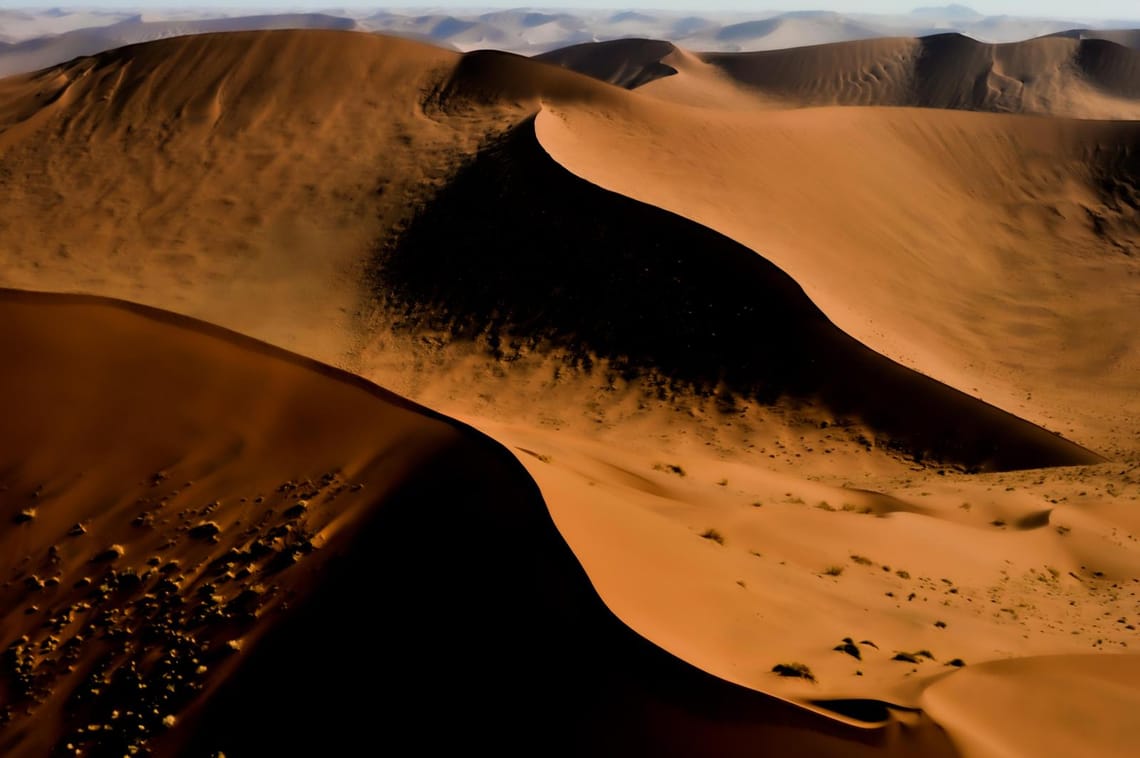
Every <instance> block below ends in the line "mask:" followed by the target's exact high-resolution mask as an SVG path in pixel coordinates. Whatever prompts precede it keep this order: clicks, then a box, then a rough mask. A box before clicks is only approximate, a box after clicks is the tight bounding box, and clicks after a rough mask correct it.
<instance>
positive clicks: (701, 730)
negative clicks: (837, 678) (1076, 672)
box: [0, 290, 953, 756]
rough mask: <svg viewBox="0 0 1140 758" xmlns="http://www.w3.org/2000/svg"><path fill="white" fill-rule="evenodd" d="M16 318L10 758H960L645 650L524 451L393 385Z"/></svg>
mask: <svg viewBox="0 0 1140 758" xmlns="http://www.w3.org/2000/svg"><path fill="white" fill-rule="evenodd" d="M0 324H3V327H2V328H0V350H2V351H3V354H4V355H7V356H14V357H18V358H19V360H18V361H15V362H13V364H12V366H13V368H12V369H10V370H6V371H5V372H3V373H2V374H0V404H3V411H4V416H5V418H6V419H7V420H8V423H9V429H10V432H11V433H9V434H6V435H4V437H3V438H2V439H0V485H2V486H0V516H2V517H3V519H4V522H5V523H7V524H10V525H11V526H9V527H7V528H6V529H5V530H4V532H3V534H2V537H0V539H3V542H4V550H3V553H0V555H3V559H2V561H0V570H2V571H3V573H4V576H5V582H6V583H5V585H4V587H3V590H2V591H3V592H4V593H5V604H4V607H5V609H6V610H5V613H4V615H3V617H2V618H0V644H2V645H3V647H4V650H5V652H4V656H3V667H2V669H0V691H2V692H3V694H4V697H3V702H4V703H5V708H4V724H3V726H0V747H2V748H3V751H4V753H5V755H11V756H25V755H27V756H30V755H43V754H46V753H49V752H51V753H53V754H61V755H67V754H73V753H74V752H76V750H77V749H78V750H83V751H85V753H86V754H97V755H102V754H109V755H110V754H114V755H118V754H121V753H123V752H124V751H126V750H128V749H129V748H130V746H131V745H135V746H138V745H140V742H141V741H143V740H145V739H147V738H150V737H151V736H152V735H154V737H153V740H152V742H151V745H150V746H151V747H153V748H154V749H155V752H156V754H159V755H177V754H183V755H204V754H214V753H213V751H216V750H218V749H222V750H226V751H233V752H235V753H236V754H239V755H242V754H246V753H251V754H252V753H257V754H261V753H265V752H279V753H287V754H299V753H306V754H309V753H311V752H313V751H316V752H328V751H332V752H333V753H341V752H351V750H352V749H355V748H358V747H359V746H360V745H363V744H375V743H376V740H377V739H379V738H380V737H383V738H384V739H397V740H398V741H402V740H404V739H406V740H410V741H412V742H413V743H414V744H416V745H418V746H421V747H422V749H425V750H430V749H449V750H459V749H463V750H469V749H472V748H478V747H487V748H491V749H494V750H495V751H496V752H497V753H498V754H534V753H535V752H539V753H542V754H567V755H610V754H613V755H616V754H621V755H699V754H708V752H709V751H713V752H715V753H717V754H720V755H746V754H754V752H755V750H756V749H757V748H758V747H762V748H764V749H769V750H775V751H778V752H780V754H783V755H856V756H858V755H897V754H917V753H921V754H924V755H951V754H953V751H952V750H951V749H950V748H949V747H948V743H947V742H946V741H945V738H944V737H943V736H942V734H941V732H940V730H939V729H937V728H936V727H934V726H933V725H932V724H931V723H930V722H929V721H928V720H926V719H925V718H924V717H921V716H917V717H916V716H915V715H914V714H911V715H909V716H908V717H907V719H906V720H907V724H908V725H906V726H904V725H903V724H902V723H901V722H900V721H898V720H897V719H896V718H895V717H894V716H893V715H892V713H891V711H890V710H889V709H886V708H884V707H882V706H881V705H880V706H878V707H875V705H874V704H873V703H868V704H865V705H864V706H861V707H858V708H856V711H857V712H860V713H863V712H866V714H868V715H869V716H870V717H872V718H874V719H875V720H876V723H871V724H860V723H857V722H853V721H849V720H845V719H839V718H831V717H828V716H825V715H823V714H821V713H817V712H813V711H812V710H810V709H805V708H803V707H801V706H797V705H794V704H791V703H787V702H785V701H782V700H778V699H775V698H772V697H769V696H765V695H762V694H759V693H755V692H752V691H749V690H745V689H743V688H739V687H736V686H732V685H729V684H727V683H725V682H723V681H720V680H717V679H715V678H713V677H711V676H709V675H707V674H704V673H703V672H700V671H699V670H697V669H695V668H693V667H691V666H688V665H687V664H684V663H682V662H680V661H679V660H677V659H676V658H673V657H672V656H669V655H667V654H665V653H664V652H662V651H661V650H659V649H657V648H655V647H654V646H652V645H650V644H649V643H647V642H645V641H644V640H642V639H641V638H639V637H637V636H636V635H635V634H634V633H633V632H631V631H630V630H629V629H628V628H626V627H624V626H623V625H621V624H620V623H619V622H618V621H617V620H616V619H615V618H614V617H613V616H612V614H611V613H610V612H609V611H608V610H607V609H606V608H605V607H604V606H603V605H602V603H601V601H600V600H599V599H598V597H597V595H596V594H595V593H594V591H593V589H592V588H591V587H590V585H589V582H588V580H587V578H586V575H585V574H584V572H583V571H582V569H581V567H580V566H579V565H578V563H577V561H576V560H575V558H574V556H573V555H572V553H571V552H570V550H569V549H568V547H567V546H566V544H565V542H564V541H563V540H562V538H561V536H560V535H559V534H558V532H557V530H556V529H555V527H554V525H553V523H552V522H551V520H550V517H549V515H548V514H547V512H546V509H545V507H544V503H543V501H542V497H541V495H540V494H539V492H538V489H537V487H536V486H535V485H534V483H533V482H532V481H531V480H530V478H529V477H528V476H527V475H526V474H525V471H524V470H523V469H522V467H521V465H520V464H519V463H518V461H517V460H515V459H514V457H513V456H511V455H510V453H508V452H507V451H506V450H505V449H504V448H502V447H501V446H499V445H497V444H495V443H494V442H492V441H491V440H489V439H488V438H486V437H484V436H482V435H480V434H478V433H476V432H474V431H472V430H470V429H468V428H466V427H463V426H461V425H459V424H457V423H455V422H452V421H450V420H448V419H446V418H444V417H441V416H438V415H436V414H434V413H432V412H430V411H427V410H425V409H422V408H419V407H416V406H414V405H412V404H410V403H408V402H407V401H404V400H402V399H400V398H398V397H396V396H393V395H391V394H390V393H387V392H385V391H383V390H381V389H379V388H377V387H375V386H374V385H370V384H368V383H366V382H364V381H362V380H360V379H357V378H355V377H352V376H350V375H347V374H344V373H341V372H338V371H335V370H333V369H331V368H328V367H324V366H321V365H320V364H316V363H314V362H312V361H308V360H306V359H302V358H299V357H297V356H294V355H291V354H288V353H285V352H284V351H281V350H278V349H275V348H271V347H269V346H267V345H264V344H263V343H258V342H255V341H253V340H250V339H248V338H244V337H240V336H238V335H236V334H233V333H230V332H226V331H225V330H222V329H219V328H217V327H212V326H209V325H205V324H202V323H198V322H193V321H191V320H189V319H185V318H183V317H178V316H174V315H173V314H168V313H163V312H157V311H154V310H151V309H146V308H142V307H140V306H134V305H128V304H124V303H119V302H114V301H108V300H103V299H96V298H88V297H78V296H58V295H42V294H31V293H24V292H15V291H10V290H6V291H2V292H0ZM80 372H81V373H82V374H83V375H84V377H85V378H86V381H85V382H84V383H82V384H78V383H76V382H73V381H71V380H70V377H72V376H73V375H75V374H76V373H80ZM322 472H324V473H322ZM184 480H185V481H184ZM73 524H78V525H79V528H77V527H75V526H73ZM206 525H212V526H211V527H207V526H206ZM369 619H377V623H374V624H369V623H368V620H369ZM45 621H46V622H48V623H45ZM234 641H238V642H237V643H235V642H234ZM235 650H239V651H240V652H236V651H235ZM362 682H363V683H364V686H363V692H364V696H363V697H362V696H361V692H362V687H361V683H362ZM489 693H495V696H494V697H491V696H489ZM167 717H170V718H167ZM92 725H94V727H93V726H92ZM283 725H285V726H283ZM140 727H142V728H140ZM57 739H58V744H56V740H57ZM65 744H70V745H71V746H72V748H71V749H66V748H65V747H64V745H65ZM405 744H408V743H405Z"/></svg>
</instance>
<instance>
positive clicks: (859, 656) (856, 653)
mask: <svg viewBox="0 0 1140 758" xmlns="http://www.w3.org/2000/svg"><path fill="white" fill-rule="evenodd" d="M831 649H832V650H834V651H836V652H838V653H846V654H847V655H849V656H851V657H852V658H854V659H855V660H857V661H861V660H863V653H862V652H861V651H860V650H859V646H858V645H856V644H855V640H853V639H851V638H850V637H844V638H843V641H842V642H840V643H839V644H838V645H836V646H835V647H833V648H831Z"/></svg>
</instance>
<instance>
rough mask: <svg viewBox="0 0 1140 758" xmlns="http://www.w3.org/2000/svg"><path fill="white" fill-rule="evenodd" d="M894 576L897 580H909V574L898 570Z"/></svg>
mask: <svg viewBox="0 0 1140 758" xmlns="http://www.w3.org/2000/svg"><path fill="white" fill-rule="evenodd" d="M895 576H897V577H898V578H899V579H910V572H909V571H905V570H903V569H899V570H898V571H896V572H895Z"/></svg>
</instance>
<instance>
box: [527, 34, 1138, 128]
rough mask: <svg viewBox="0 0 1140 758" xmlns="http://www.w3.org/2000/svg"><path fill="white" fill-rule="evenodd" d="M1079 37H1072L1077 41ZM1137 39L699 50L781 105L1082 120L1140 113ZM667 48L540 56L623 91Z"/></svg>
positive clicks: (663, 60)
mask: <svg viewBox="0 0 1140 758" xmlns="http://www.w3.org/2000/svg"><path fill="white" fill-rule="evenodd" d="M1076 34H1080V33H1074V35H1076ZM1134 37H1135V34H1134V33H1128V32H1120V33H1116V34H1114V33H1111V32H1107V33H1104V34H1103V35H1099V34H1098V35H1097V36H1096V37H1090V36H1085V35H1083V34H1080V38H1076V37H1075V36H1074V37H1068V36H1062V35H1058V36H1053V37H1041V38H1038V39H1032V40H1027V41H1024V42H1012V43H1008V44H1002V45H992V44H986V43H982V42H977V41H976V40H973V39H970V38H969V37H965V36H963V35H961V34H953V33H950V34H939V35H933V36H928V37H922V38H918V39H914V38H880V39H867V40H861V41H851V42H839V43H835V44H829V45H813V46H809V47H797V48H793V49H787V50H771V51H763V52H755V53H697V54H696V57H697V58H698V59H699V60H701V61H704V62H705V63H708V64H711V65H712V66H714V67H715V68H716V69H718V70H719V71H722V72H724V73H725V74H726V75H727V76H728V77H729V78H730V79H731V80H732V81H734V82H737V83H739V84H741V85H744V86H746V87H747V88H749V89H750V90H754V91H755V92H756V93H757V94H760V95H763V96H766V97H768V98H773V99H775V100H776V101H777V102H779V103H780V104H781V105H785V106H787V105H801V106H802V105H880V106H881V105H894V106H918V107H923V108H953V109H961V110H980V111H995V112H1004V113H1044V114H1051V115H1061V116H1074V117H1078V118H1136V117H1138V116H1140V104H1138V103H1137V100H1138V99H1140V50H1138V49H1136V45H1135V44H1134V43H1135V40H1134ZM678 55H683V53H681V52H680V51H679V50H678V48H676V47H675V46H671V45H669V44H668V43H662V42H656V41H650V40H642V41H640V43H639V42H638V41H636V40H616V41H613V42H600V43H593V44H589V45H578V46H574V47H570V48H565V49H562V50H555V51H552V52H550V53H546V54H543V55H540V56H538V59H539V60H542V61H545V62H548V63H555V64H557V65H561V66H564V67H566V68H570V69H574V70H576V71H581V72H582V73H585V74H588V75H590V76H594V77H596V78H598V79H602V80H603V81H609V82H611V83H614V84H618V85H620V86H628V87H637V86H641V85H643V84H646V83H648V82H649V81H652V80H654V79H658V78H662V77H665V76H669V75H671V74H672V73H674V72H675V71H676V68H674V67H672V66H669V65H668V63H669V60H670V57H671V56H678Z"/></svg>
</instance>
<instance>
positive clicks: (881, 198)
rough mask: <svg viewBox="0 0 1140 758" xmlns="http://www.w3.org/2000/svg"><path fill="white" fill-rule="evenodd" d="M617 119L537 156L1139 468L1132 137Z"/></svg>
mask: <svg viewBox="0 0 1140 758" xmlns="http://www.w3.org/2000/svg"><path fill="white" fill-rule="evenodd" d="M665 81H667V80H665ZM650 86H653V85H650ZM602 111H603V109H594V108H591V107H588V106H582V105H573V104H568V105H566V106H561V105H558V106H552V107H550V108H548V109H546V110H544V111H543V113H541V114H540V115H539V118H538V133H539V138H540V141H541V142H542V143H543V145H544V147H545V148H546V149H547V150H548V151H549V152H550V153H551V155H552V156H553V157H554V158H555V159H556V160H557V161H558V162H559V163H561V164H562V165H564V166H566V167H567V168H569V169H570V170H571V171H573V172H574V173H576V174H577V175H579V176H582V177H583V178H586V179H588V180H590V181H592V182H595V183H597V184H599V185H601V186H603V187H605V188H607V189H610V190H613V191H616V192H620V193H623V194H626V195H628V196H630V197H634V198H637V199H639V200H642V201H643V202H647V203H650V204H653V205H656V206H658V207H661V208H665V209H667V210H670V211H673V212H675V213H678V214H680V215H683V216H685V217H686V218H689V219H692V220H695V221H697V222H699V223H701V224H702V225H705V226H707V227H710V228H712V229H716V230H717V231H720V232H721V233H723V234H725V235H727V236H729V237H731V238H732V239H734V240H736V241H738V242H740V243H742V244H744V245H746V246H747V247H749V248H750V249H752V250H759V251H763V254H764V256H765V257H766V258H768V259H769V260H771V261H772V262H773V263H775V264H776V265H778V266H780V267H781V268H782V269H783V270H784V271H786V272H788V273H789V274H790V275H791V276H792V277H793V278H794V279H795V280H796V281H797V282H798V283H800V284H801V285H802V286H803V287H804V289H805V290H806V292H807V294H808V296H809V297H810V298H811V299H812V301H813V302H815V303H816V304H817V305H818V306H819V307H820V308H822V310H823V311H824V313H826V314H827V315H828V317H829V318H830V319H831V320H832V321H834V322H835V323H836V324H837V325H838V326H839V327H840V328H842V329H843V330H844V331H846V332H847V333H849V334H852V335H853V336H855V337H857V338H858V339H859V340H860V341H861V342H863V343H864V344H866V345H869V346H871V347H872V348H873V349H875V350H877V351H879V352H880V353H883V354H886V355H889V356H891V357H893V358H895V359H896V360H899V361H900V362H902V363H903V364H904V365H906V366H909V367H912V368H915V369H917V370H919V371H921V372H923V373H925V374H927V375H929V376H932V377H934V378H937V379H940V380H942V381H945V382H947V383H948V384H950V385H951V386H955V387H957V388H959V389H961V390H964V391H967V392H969V393H970V394H973V395H977V396H980V397H982V398H983V399H986V400H988V401H990V402H992V403H994V404H995V405H997V406H998V407H1001V408H1005V409H1008V410H1011V411H1015V412H1017V413H1018V414H1019V415H1022V416H1027V417H1028V418H1030V419H1032V420H1034V421H1036V422H1038V423H1041V424H1043V425H1045V426H1046V427H1048V428H1052V429H1054V430H1056V431H1059V432H1062V433H1064V434H1066V435H1067V436H1069V437H1071V438H1072V439H1075V440H1077V441H1081V442H1084V443H1085V444H1088V445H1090V446H1092V447H1093V448H1094V449H1099V450H1101V451H1104V452H1112V453H1113V454H1121V455H1127V454H1129V453H1128V452H1127V451H1129V450H1132V449H1134V447H1133V441H1134V440H1135V436H1136V434H1137V431H1138V430H1137V429H1136V427H1135V426H1134V425H1132V424H1131V423H1130V422H1129V421H1128V420H1127V419H1129V418H1131V417H1132V415H1133V414H1132V413H1131V412H1130V411H1125V412H1124V413H1123V414H1122V413H1121V409H1130V408H1132V407H1133V404H1134V402H1135V394H1134V392H1133V391H1132V388H1133V387H1134V386H1135V377H1136V375H1137V374H1136V371H1137V369H1136V367H1137V365H1140V364H1138V363H1137V359H1138V358H1137V356H1136V355H1135V353H1134V350H1133V349H1132V347H1131V344H1132V340H1131V337H1130V336H1129V335H1130V334H1131V332H1132V331H1133V329H1134V328H1135V327H1134V325H1135V316H1134V315H1133V310H1134V309H1133V307H1132V305H1131V304H1132V303H1134V302H1135V298H1136V297H1137V293H1136V292H1135V291H1134V285H1133V282H1134V281H1135V277H1134V275H1133V273H1132V272H1133V271H1134V268H1135V266H1134V257H1133V256H1132V255H1131V254H1130V251H1131V250H1132V245H1133V244H1134V242H1133V240H1134V239H1135V238H1134V236H1133V235H1134V231H1132V230H1134V228H1135V227H1134V219H1133V214H1132V212H1131V210H1129V209H1130V208H1131V207H1132V206H1131V203H1132V202H1134V201H1133V200H1131V199H1128V198H1131V194H1130V193H1131V190H1130V189H1129V188H1130V187H1132V186H1133V181H1134V180H1133V179H1131V178H1130V177H1131V176H1132V171H1133V168H1132V167H1131V166H1132V159H1131V158H1130V157H1129V156H1131V155H1132V153H1133V149H1134V148H1133V147H1132V146H1133V145H1134V143H1135V140H1136V138H1137V133H1136V128H1135V126H1134V125H1133V124H1127V123H1121V124H1107V123H1091V122H1072V121H1060V120H1044V119H1030V118H1014V117H1010V116H1004V117H999V116H993V115H986V114H964V113H950V112H945V111H929V110H927V111H919V110H887V109H829V110H793V111H784V112H780V113H762V114H747V113H727V112H715V113H714V112H710V111H708V110H707V109H700V110H698V109H692V108H683V107H677V106H673V105H668V104H665V103H660V102H654V101H652V100H649V99H643V100H641V101H638V103H637V107H636V108H633V107H631V108H630V110H629V111H627V114H626V119H627V120H626V121H625V125H626V126H625V128H622V129H614V128H612V127H611V125H610V124H611V123H612V122H611V121H610V120H609V117H608V116H607V115H603V113H602ZM606 112H607V113H608V112H609V111H608V110H606ZM616 156H620V158H618V157H616ZM695 175H702V176H708V177H715V181H693V179H692V177H693V176H695ZM1109 177H1111V178H1109ZM823 188H826V189H823ZM741 197H754V198H758V199H759V201H758V202H756V203H750V204H744V203H741V202H740V201H739V198H741ZM1106 288H1107V291H1112V292H1114V293H1115V294H1114V296H1113V297H1111V298H1109V299H1107V300H1101V299H1099V298H1098V297H1093V296H1091V293H1098V292H1104V291H1106ZM1076 293H1080V296H1077V295H1076ZM934 346H937V347H934ZM932 347H933V348H934V349H933V350H930V349H929V348H932ZM1090 386H1096V387H1098V391H1097V392H1096V393H1089V392H1088V388H1089V387H1090Z"/></svg>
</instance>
